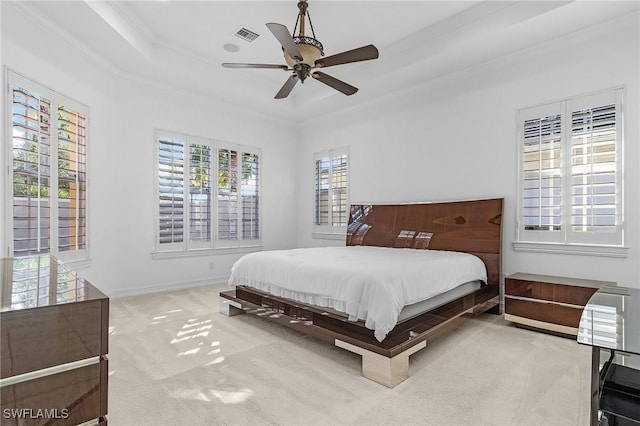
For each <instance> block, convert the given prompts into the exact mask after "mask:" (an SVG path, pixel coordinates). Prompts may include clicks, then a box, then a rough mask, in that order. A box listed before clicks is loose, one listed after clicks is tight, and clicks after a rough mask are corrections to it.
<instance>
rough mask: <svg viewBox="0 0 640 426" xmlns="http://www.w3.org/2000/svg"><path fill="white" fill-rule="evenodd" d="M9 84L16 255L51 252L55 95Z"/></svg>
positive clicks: (41, 90)
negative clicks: (52, 127) (52, 121)
mask: <svg viewBox="0 0 640 426" xmlns="http://www.w3.org/2000/svg"><path fill="white" fill-rule="evenodd" d="M30 86H32V87H34V86H36V85H35V84H32V85H30ZM10 87H11V89H10V90H11V94H12V99H13V109H12V123H13V124H12V127H13V128H12V131H13V203H12V205H13V254H14V256H16V257H19V256H26V255H31V254H36V253H48V252H49V251H50V247H51V197H50V195H51V128H50V121H51V97H52V94H51V93H50V92H49V91H48V90H46V89H43V88H39V87H35V90H37V91H32V90H29V89H27V88H25V87H23V86H22V85H18V84H11V85H10ZM42 93H44V95H43V94H42ZM45 96H46V97H45Z"/></svg>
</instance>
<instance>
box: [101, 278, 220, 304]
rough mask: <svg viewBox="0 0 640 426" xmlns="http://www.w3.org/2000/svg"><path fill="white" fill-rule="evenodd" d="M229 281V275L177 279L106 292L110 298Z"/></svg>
mask: <svg viewBox="0 0 640 426" xmlns="http://www.w3.org/2000/svg"><path fill="white" fill-rule="evenodd" d="M227 282H229V276H228V275H227V276H222V277H209V278H203V279H199V280H194V281H179V282H172V283H163V284H157V285H150V286H145V287H136V288H132V289H126V290H115V291H110V292H107V296H109V297H110V298H112V299H120V298H123V297H132V296H140V295H142V294H152V293H164V292H167V291H175V290H186V289H189V288H196V287H204V286H207V285H216V284H219V285H224V284H226V283H227Z"/></svg>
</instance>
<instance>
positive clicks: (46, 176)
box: [8, 71, 88, 261]
mask: <svg viewBox="0 0 640 426" xmlns="http://www.w3.org/2000/svg"><path fill="white" fill-rule="evenodd" d="M8 77H9V88H8V90H9V95H10V99H11V104H12V108H11V122H12V125H11V131H12V138H11V144H12V152H13V163H12V183H13V190H12V193H11V196H12V200H13V202H12V206H13V226H12V233H13V255H14V256H15V257H20V256H25V255H31V254H36V253H52V254H55V255H56V256H58V257H60V258H61V259H63V260H67V261H68V260H75V259H80V258H86V257H87V256H88V250H87V249H88V240H87V220H88V218H87V127H88V126H87V122H88V118H87V116H88V108H87V107H86V106H84V105H81V104H79V103H77V102H74V101H72V100H70V99H68V98H65V97H64V96H62V95H60V94H58V93H56V92H54V91H53V90H50V89H47V88H45V87H43V86H40V85H38V84H37V83H35V82H32V81H30V80H28V79H26V78H24V77H22V76H20V75H18V74H15V73H13V72H11V71H9V72H8Z"/></svg>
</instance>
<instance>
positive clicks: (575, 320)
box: [504, 297, 583, 329]
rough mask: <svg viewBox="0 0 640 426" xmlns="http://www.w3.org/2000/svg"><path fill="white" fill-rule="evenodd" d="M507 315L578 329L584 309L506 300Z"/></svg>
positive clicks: (531, 301) (534, 301)
mask: <svg viewBox="0 0 640 426" xmlns="http://www.w3.org/2000/svg"><path fill="white" fill-rule="evenodd" d="M504 311H505V313H506V314H510V315H515V316H517V317H522V318H528V319H532V320H536V321H542V322H546V323H550V324H557V325H562V326H566V327H572V328H576V329H577V328H578V325H579V324H580V316H581V315H582V311H583V309H582V308H580V307H571V306H565V305H558V304H556V303H548V302H542V301H540V302H539V301H536V300H522V299H511V298H508V297H507V298H506V299H505V310H504Z"/></svg>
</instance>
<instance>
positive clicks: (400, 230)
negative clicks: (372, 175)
mask: <svg viewBox="0 0 640 426" xmlns="http://www.w3.org/2000/svg"><path fill="white" fill-rule="evenodd" d="M502 204H503V199H502V198H496V199H488V200H473V201H455V202H446V203H416V204H375V205H352V206H351V214H350V218H349V226H348V229H347V237H346V244H347V245H348V246H352V245H367V246H380V247H403V248H407V247H408V248H415V249H433V250H452V251H462V252H467V253H472V254H474V255H476V256H478V257H479V258H480V259H482V261H483V262H484V263H485V265H486V267H487V274H488V280H487V283H486V284H485V285H483V286H482V287H481V288H479V289H478V290H475V291H473V292H472V293H470V294H467V295H465V296H463V297H460V298H458V299H455V300H453V301H451V302H448V303H446V304H444V305H442V306H439V307H437V308H434V309H432V310H430V311H428V312H425V313H422V314H420V315H418V316H415V317H413V318H409V319H406V320H404V321H402V322H399V323H398V324H397V325H396V326H395V328H394V329H393V330H391V331H390V332H389V334H388V335H387V337H386V338H385V339H384V340H383V341H382V342H378V341H377V340H376V339H375V337H374V334H373V330H369V329H368V328H366V327H365V326H364V322H363V321H357V322H355V321H349V320H348V319H347V318H346V316H344V315H343V314H341V313H338V312H335V311H332V310H331V309H326V308H320V307H317V306H311V305H307V304H304V303H300V302H295V301H292V300H290V299H284V298H280V297H275V296H272V295H269V294H267V293H264V292H261V291H258V290H255V289H252V288H249V287H245V286H237V287H236V288H235V289H233V290H229V291H223V292H221V293H220V312H221V313H222V314H224V315H227V316H233V315H237V314H243V313H248V314H253V315H257V316H260V317H262V318H265V319H268V320H270V321H274V322H276V323H279V324H282V325H284V326H286V327H289V328H292V329H295V330H298V331H300V332H302V333H304V334H308V335H311V336H314V337H316V338H319V339H321V340H325V341H327V342H330V343H332V344H334V345H336V346H338V347H341V348H343V349H347V350H349V351H352V352H355V353H357V354H360V355H362V375H363V376H365V377H367V378H369V379H371V380H373V381H375V382H378V383H381V384H383V385H385V386H388V387H391V388H392V387H394V386H396V385H397V384H398V383H400V382H402V381H403V380H405V379H406V378H407V377H408V376H409V355H411V354H413V353H415V352H417V351H419V350H420V349H422V348H424V347H425V346H426V344H427V341H429V340H432V339H433V338H435V337H436V336H437V335H439V334H442V332H443V331H445V330H447V329H448V328H451V326H452V325H454V324H455V325H457V324H458V323H459V321H460V320H461V319H462V318H463V317H468V316H470V315H473V314H479V313H482V312H486V311H488V310H492V312H494V313H499V312H498V310H499V294H500V290H499V288H500V284H499V283H500V271H501V265H500V263H501V259H500V258H501V254H500V250H501V246H502V244H501V234H502V226H501V219H502Z"/></svg>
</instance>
